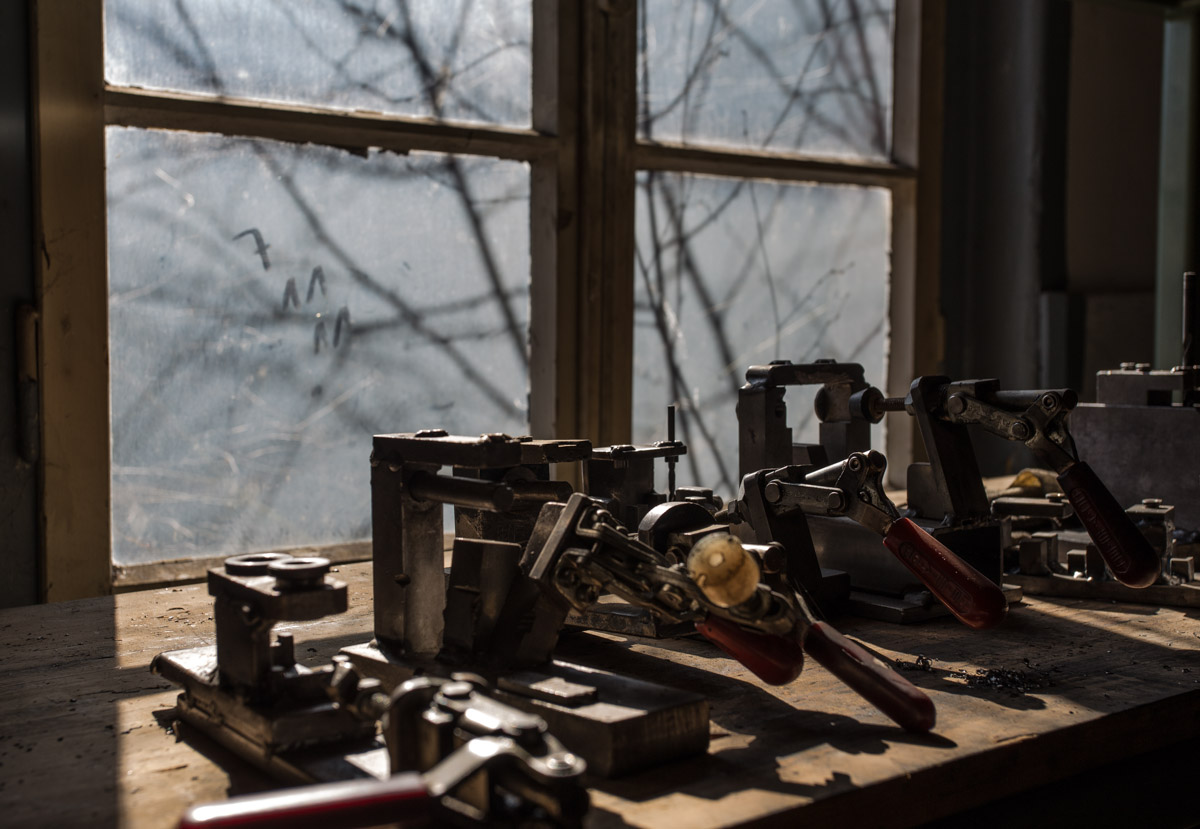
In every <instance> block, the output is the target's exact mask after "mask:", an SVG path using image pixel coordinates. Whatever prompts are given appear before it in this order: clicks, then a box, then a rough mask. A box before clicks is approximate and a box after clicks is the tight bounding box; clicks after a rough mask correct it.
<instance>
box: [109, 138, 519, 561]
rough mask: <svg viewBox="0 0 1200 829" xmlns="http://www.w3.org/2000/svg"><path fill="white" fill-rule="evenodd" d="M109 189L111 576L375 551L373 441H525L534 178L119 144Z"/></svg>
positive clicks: (204, 144)
mask: <svg viewBox="0 0 1200 829" xmlns="http://www.w3.org/2000/svg"><path fill="white" fill-rule="evenodd" d="M108 165H109V180H108V200H109V290H110V293H109V313H110V327H111V334H110V347H111V363H112V365H111V371H112V416H113V448H112V476H113V477H112V480H113V556H114V559H115V561H116V562H117V563H119V564H129V563H135V562H142V561H154V560H160V559H166V558H176V557H185V556H200V555H222V554H232V553H240V552H246V551H252V550H262V549H271V548H278V547H289V546H295V545H306V544H324V543H335V542H344V541H349V540H355V539H365V538H368V537H369V536H370V486H369V482H370V469H369V463H368V460H369V457H370V453H371V436H372V435H373V434H376V433H380V432H392V431H411V430H416V429H422V428H432V427H441V428H445V429H447V430H449V431H450V432H452V433H464V434H480V433H482V432H485V431H489V432H490V431H507V432H510V433H513V434H522V433H525V432H526V431H527V430H528V427H527V421H528V417H527V400H528V368H527V347H526V343H527V331H528V318H529V313H528V305H529V273H530V266H529V231H528V228H529V203H528V200H529V171H528V167H527V165H525V164H522V163H515V162H505V161H496V160H491V159H471V158H462V157H454V156H447V155H435V154H420V153H413V154H412V155H411V156H396V155H390V154H371V155H370V157H368V158H361V157H358V156H355V155H352V154H350V153H346V152H342V151H339V150H335V149H330V148H321V147H313V146H305V147H296V146H291V145H286V144H277V143H274V142H266V141H251V140H244V139H234V138H227V137H220V136H212V135H196V134H178V133H167V132H154V131H143V130H134V129H124V128H110V129H109V131H108ZM256 234H257V235H258V236H261V240H262V244H263V249H262V251H261V252H260V250H259V244H258V238H257V237H256Z"/></svg>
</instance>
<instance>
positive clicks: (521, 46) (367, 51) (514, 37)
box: [104, 0, 533, 126]
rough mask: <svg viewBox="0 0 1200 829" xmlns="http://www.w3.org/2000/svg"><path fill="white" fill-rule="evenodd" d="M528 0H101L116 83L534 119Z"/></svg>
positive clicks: (109, 73) (108, 70)
mask: <svg viewBox="0 0 1200 829" xmlns="http://www.w3.org/2000/svg"><path fill="white" fill-rule="evenodd" d="M530 7H531V4H530V2H529V0H525V2H513V0H386V1H385V0H174V2H166V0H153V2H147V0H105V4H104V12H105V76H106V78H107V79H108V81H109V82H110V83H114V84H118V85H123V86H139V87H148V88H151V89H168V90H177V91H182V92H191V93H198V94H209V95H226V96H230V97H241V98H254V99H260V100H267V101H281V102H286V103H297V104H311V105H314V106H320V107H326V108H334V109H362V110H371V111H377V112H384V113H389V114H400V115H412V116H424V117H435V118H446V119H450V120H459V121H476V122H482V123H498V124H505V125H511V126H528V125H529V121H530V100H531V94H532V93H531V84H532V75H531V70H530V37H531V31H532V26H533V19H532V14H531V8H530Z"/></svg>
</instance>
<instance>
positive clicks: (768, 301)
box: [633, 172, 891, 497]
mask: <svg viewBox="0 0 1200 829" xmlns="http://www.w3.org/2000/svg"><path fill="white" fill-rule="evenodd" d="M890 212H891V199H890V194H889V193H888V191H887V190H883V189H879V188H871V187H830V186H816V185H793V184H780V183H774V182H763V181H750V180H745V179H719V178H707V177H702V176H689V175H676V174H664V173H650V172H644V173H642V174H641V175H640V176H639V180H638V200H637V262H636V274H635V280H636V282H635V284H636V292H635V312H634V313H635V317H634V323H635V329H634V388H633V403H634V439H635V440H636V441H638V442H644V441H649V440H654V439H659V438H662V437H663V429H664V426H663V424H664V423H665V420H666V416H665V411H666V407H667V405H669V404H672V403H673V404H675V405H676V406H677V410H678V413H677V418H678V421H677V423H678V425H677V429H678V432H677V435H678V437H679V438H680V439H682V440H683V441H685V442H686V443H687V444H688V455H687V456H686V457H684V458H682V459H681V460H680V463H679V467H678V480H679V485H680V486H684V485H696V486H707V487H711V488H713V489H715V490H717V491H718V492H719V493H720V494H722V495H724V496H726V497H728V496H730V495H733V494H735V493H736V478H737V444H738V432H737V415H736V413H735V410H734V407H735V405H736V404H737V389H738V387H739V386H741V385H742V383H743V382H745V375H746V369H747V368H748V367H749V366H751V365H761V364H763V363H768V362H770V361H771V360H778V359H786V360H791V361H792V362H796V363H801V362H811V361H813V360H817V359H821V358H831V359H836V360H841V361H846V362H857V363H862V364H863V366H864V367H865V369H866V376H867V381H868V382H870V383H873V384H875V385H876V386H879V387H881V388H882V387H883V386H884V384H885V383H886V380H887V375H886V372H887V340H888V316H887V311H888V275H889V261H888V253H889V251H888V248H889V241H890V231H889V226H890ZM804 395H805V393H804V392H803V391H801V390H799V389H796V390H791V391H789V392H788V394H787V402H788V418H789V421H790V425H791V426H792V429H793V436H794V438H795V440H797V441H809V442H816V441H817V439H818V435H817V423H816V420H815V417H814V415H813V412H812V406H811V401H812V394H809V395H808V397H805V396H804ZM873 442H874V445H875V446H882V445H883V436H882V433H880V434H879V435H878V440H875V436H873Z"/></svg>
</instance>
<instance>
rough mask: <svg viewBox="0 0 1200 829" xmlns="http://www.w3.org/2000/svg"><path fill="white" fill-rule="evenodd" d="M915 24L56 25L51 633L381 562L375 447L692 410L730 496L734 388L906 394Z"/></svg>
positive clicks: (48, 470)
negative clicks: (774, 367)
mask: <svg viewBox="0 0 1200 829" xmlns="http://www.w3.org/2000/svg"><path fill="white" fill-rule="evenodd" d="M919 14H920V8H919V4H918V3H917V2H915V0H896V2H895V4H894V5H893V3H892V2H890V0H805V1H804V2H787V3H784V2H779V0H772V1H771V2H762V0H757V1H756V2H749V0H739V2H720V3H718V2H715V0H691V1H690V2H683V1H682V0H641V2H636V0H610V2H606V3H594V2H585V3H580V4H574V3H559V2H555V0H529V2H511V0H337V2H335V1H334V0H329V2H321V3H316V2H314V3H303V4H297V3H291V2H284V1H283V0H271V1H270V2H263V0H176V2H172V3H154V4H147V3H142V2H134V0H106V1H105V2H101V0H89V1H88V2H86V3H82V4H78V3H74V2H70V1H69V0H45V1H44V2H41V3H39V4H38V6H37V10H36V15H37V20H36V24H37V26H36V28H37V30H38V42H37V47H38V54H37V61H38V78H39V89H38V96H37V99H38V116H39V126H38V146H39V172H40V187H41V200H40V201H41V204H40V211H39V212H40V219H41V236H42V239H43V243H44V244H43V257H42V263H41V270H42V305H43V307H42V320H43V324H42V334H41V357H42V377H41V381H42V384H43V423H44V441H43V445H44V447H45V448H44V464H45V492H46V497H45V505H44V506H45V526H46V531H45V545H46V550H45V555H46V574H47V593H48V596H49V597H50V598H66V597H70V596H74V595H86V594H90V593H97V592H104V591H106V590H107V589H109V588H110V584H111V579H112V575H111V571H110V562H111V563H112V564H115V565H116V566H117V568H118V569H117V579H118V581H122V580H124V581H125V582H128V583H145V582H146V581H153V580H158V579H162V578H169V577H178V576H180V575H181V574H190V573H192V572H197V573H198V572H201V571H202V568H203V562H204V560H205V559H209V558H215V557H220V556H224V555H228V554H231V553H234V552H244V551H249V550H262V549H277V548H295V547H312V546H324V545H330V544H333V545H341V546H342V554H345V555H349V554H354V553H355V552H357V553H358V554H360V555H361V554H362V552H363V550H364V546H363V542H365V541H366V540H367V536H368V535H369V531H370V520H369V497H368V493H369V489H368V480H369V476H368V475H367V472H366V471H367V463H366V460H367V456H368V454H369V451H370V437H371V435H372V434H374V433H378V432H387V431H408V430H412V429H418V428H426V427H431V426H439V427H443V428H446V429H448V430H450V431H455V432H466V433H478V432H481V431H497V430H502V431H508V432H513V433H524V432H531V433H534V434H537V435H539V436H551V435H558V436H564V437H580V436H583V437H589V438H591V439H593V440H594V441H597V442H600V443H611V442H624V441H627V440H630V439H631V438H632V439H635V440H639V441H640V440H650V439H654V438H657V437H661V436H662V429H663V424H664V420H665V407H666V405H667V404H668V403H674V404H676V405H677V407H678V409H679V413H680V421H679V422H680V427H681V429H682V434H681V436H682V437H683V438H684V439H685V440H687V441H688V443H689V445H690V447H691V454H690V456H689V459H688V461H687V462H686V463H685V464H684V465H683V466H682V467H681V479H680V480H681V483H685V482H686V483H695V484H706V485H712V486H715V487H716V488H717V489H718V490H719V491H722V492H724V493H725V494H730V493H731V491H732V489H733V487H734V486H735V483H736V482H735V480H734V476H735V470H734V469H733V468H732V466H731V464H735V463H736V461H735V460H734V459H735V457H736V421H735V418H734V413H733V400H734V398H735V394H734V392H735V391H736V388H737V386H738V385H739V384H740V382H741V378H742V375H743V373H744V371H745V368H746V366H747V365H750V364H752V363H758V362H764V361H767V360H770V359H776V358H787V359H793V360H808V359H813V358H816V357H835V358H840V359H857V360H859V361H860V362H863V363H865V364H866V365H867V367H868V372H869V374H870V375H871V376H872V377H873V379H874V380H875V382H876V383H877V384H879V385H886V384H887V383H888V380H889V378H888V376H887V375H888V372H891V373H892V374H893V375H897V373H898V376H902V377H903V376H905V375H906V373H907V374H909V375H910V374H911V372H910V371H909V368H910V366H911V359H910V357H908V356H906V355H907V354H908V351H909V349H908V347H907V345H906V343H907V342H908V340H909V339H911V333H910V332H911V323H910V321H908V319H907V317H908V315H909V311H908V310H907V309H908V308H909V306H908V305H906V304H905V303H906V302H909V299H908V297H910V295H911V293H912V290H911V284H912V282H913V278H912V272H913V264H912V263H913V260H914V252H913V238H914V231H913V215H914V210H915V181H916V172H915V163H914V162H915V152H914V142H915V127H914V124H915V118H913V117H912V116H911V113H912V111H913V110H914V108H915V92H914V89H915V76H916V70H915V61H914V59H913V56H914V55H915V54H916V52H915V45H916V43H917V34H916V33H917V30H918V28H919V27H918V25H917V21H918V20H919ZM93 228H94V229H95V230H93ZM889 337H890V340H891V347H890V349H889V345H888V343H889ZM898 343H899V348H898ZM898 354H899V359H898V357H897V355H898ZM892 443H893V440H892V437H890V436H889V448H892V449H893V451H894V449H895V447H893V446H891V444H892ZM901 448H903V447H901ZM97 493H105V495H104V497H97ZM355 545H357V546H355ZM163 560H179V561H182V562H189V561H194V562H198V563H194V564H177V565H169V566H166V567H162V566H157V565H154V564H153V563H154V562H161V561H163ZM189 567H190V568H191V569H190V570H189V569H188V568H189Z"/></svg>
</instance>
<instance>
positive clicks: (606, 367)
mask: <svg viewBox="0 0 1200 829" xmlns="http://www.w3.org/2000/svg"><path fill="white" fill-rule="evenodd" d="M944 3H945V0H896V7H895V10H896V11H895V24H894V26H895V28H894V64H895V65H894V74H893V78H894V80H893V84H894V87H893V108H892V111H893V125H892V155H891V160H890V161H889V162H887V163H879V162H873V161H863V162H856V161H830V160H828V159H821V158H814V157H811V156H806V155H802V154H798V153H775V152H772V153H764V152H756V151H754V150H743V149H734V148H728V149H726V148H720V149H718V148H697V147H691V146H682V145H674V144H667V143H662V142H647V141H643V140H640V139H638V138H637V134H636V110H637V65H638V60H637V15H638V7H637V5H638V4H637V0H584V2H571V1H570V0H532V13H533V43H532V64H533V70H532V71H533V98H532V119H531V124H530V128H529V129H514V128H509V127H498V126H480V125H475V124H459V123H450V122H441V121H432V120H429V119H422V118H413V117H405V116H393V115H376V114H364V113H360V112H347V113H343V112H332V111H327V110H321V109H319V108H314V107H308V106H300V105H289V104H273V103H262V102H258V101H248V100H243V99H237V98H228V97H222V98H219V99H218V98H214V97H211V96H198V95H189V94H182V93H170V92H157V91H147V90H144V89H135V88H124V87H112V86H108V85H107V84H106V83H105V81H104V43H103V36H104V31H103V0H84V2H80V0H32V12H33V13H32V15H31V27H32V32H31V40H32V44H33V50H32V51H33V59H32V62H33V72H32V75H33V86H34V94H33V96H32V98H33V110H34V123H33V130H32V132H33V139H34V140H33V144H34V182H35V184H34V186H35V193H36V195H35V235H36V239H35V245H36V250H37V254H38V256H37V260H38V265H37V274H36V278H37V295H38V299H39V308H40V312H41V325H40V328H39V336H38V349H39V351H38V355H39V373H38V381H39V389H40V402H41V425H42V443H41V445H42V453H41V459H40V488H41V515H40V527H41V568H40V570H41V573H42V584H41V589H42V596H41V598H42V599H43V600H47V601H55V600H61V599H69V598H78V597H82V596H91V595H102V594H106V593H109V592H111V591H112V590H113V589H114V585H115V586H116V587H117V588H118V589H120V588H122V587H132V586H145V585H148V584H157V583H166V582H170V581H174V580H179V579H187V578H199V577H201V576H202V575H203V573H204V570H205V569H206V568H207V567H208V566H210V565H211V564H213V563H215V562H217V561H219V560H220V559H188V560H182V561H178V562H168V563H164V564H157V565H155V564H148V565H133V566H129V567H121V568H118V567H115V566H114V565H113V563H112V551H111V546H112V541H111V538H112V525H111V510H112V477H111V444H112V432H111V426H112V424H111V412H110V399H109V393H110V390H109V353H108V335H109V331H108V273H107V262H108V256H107V216H106V213H107V209H106V180H105V177H106V171H105V128H106V127H107V126H129V127H140V128H146V129H171V130H182V131H191V132H208V133H219V134H225V135H236V136H239V137H250V138H265V139H272V140H278V141H285V142H294V143H306V142H312V143H316V144H322V145H331V146H338V147H356V148H357V147H361V148H366V147H378V148H381V149H385V150H392V151H395V152H401V153H403V152H408V151H411V150H428V151H437V152H451V153H460V154H464V155H472V156H485V157H492V158H497V159H505V160H515V161H523V162H527V163H529V165H530V177H531V178H530V255H531V263H532V264H531V274H530V277H531V288H530V295H531V300H530V301H531V311H530V329H529V338H530V343H531V349H530V430H531V432H532V433H533V434H535V435H538V436H539V437H543V436H544V437H551V436H558V437H586V438H589V439H591V440H593V441H594V442H596V443H598V444H601V445H604V444H610V443H622V442H627V441H628V440H629V435H630V432H631V428H632V422H631V421H632V391H633V368H632V366H633V301H632V297H633V285H634V283H633V277H634V221H635V217H634V195H635V182H636V176H637V173H638V172H639V171H641V170H660V171H671V172H683V173H700V174H704V175H717V176H729V177H738V178H755V179H767V180H773V181H788V182H805V183H812V184H857V185H865V186H875V187H884V188H886V189H888V190H889V191H890V193H891V198H892V233H891V263H892V267H891V305H890V309H889V317H890V323H891V337H890V348H889V357H888V365H889V370H888V377H887V391H888V393H889V394H897V393H899V394H902V393H904V392H905V391H906V390H907V386H908V382H909V380H910V379H911V378H912V377H913V376H914V374H915V373H916V370H917V369H918V367H936V364H937V361H938V360H939V359H940V356H941V355H940V333H938V332H939V331H940V329H939V327H938V325H937V322H938V315H937V311H936V299H937V267H936V264H937V246H938V239H937V232H936V230H937V227H936V226H937V222H936V215H937V212H936V202H937V200H936V191H937V189H940V185H939V180H938V179H937V177H936V176H937V171H936V169H935V168H931V169H930V170H929V171H928V172H927V171H926V170H925V169H923V168H919V167H918V165H917V159H918V156H919V155H920V156H921V157H926V158H935V159H936V158H938V157H939V156H940V152H939V150H940V147H939V146H938V144H937V141H938V140H939V139H940V121H939V120H938V118H939V113H940V81H941V78H940V66H941V56H940V49H941V46H940V44H941V40H940V32H941V29H940V26H941V19H942V17H943V16H944ZM918 194H921V199H918ZM919 219H920V221H918V220H919ZM918 228H920V232H919V233H918ZM919 273H920V274H925V277H924V278H920V279H919V278H918V274H919ZM886 449H887V453H888V456H889V457H890V458H892V459H893V464H892V467H891V468H892V469H893V471H895V470H897V469H899V470H902V469H903V468H904V467H905V466H906V464H907V462H908V460H909V459H911V457H912V454H913V453H912V430H911V429H897V428H893V429H890V430H889V431H888V441H887V447H886ZM365 463H366V459H365V458H364V465H365ZM321 549H322V554H331V555H332V556H333V557H334V558H338V559H342V560H347V559H352V558H367V557H369V551H370V547H369V542H359V543H350V544H344V545H337V546H335V547H334V548H321Z"/></svg>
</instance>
